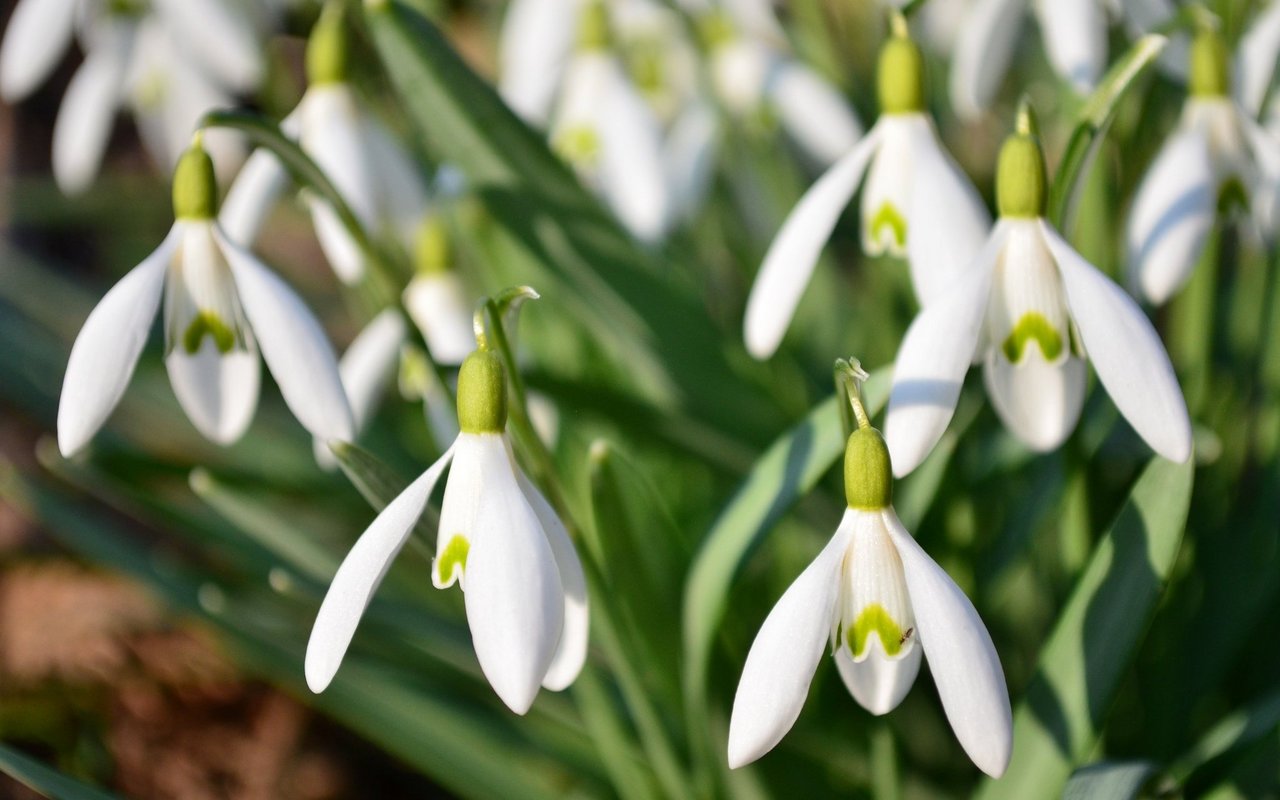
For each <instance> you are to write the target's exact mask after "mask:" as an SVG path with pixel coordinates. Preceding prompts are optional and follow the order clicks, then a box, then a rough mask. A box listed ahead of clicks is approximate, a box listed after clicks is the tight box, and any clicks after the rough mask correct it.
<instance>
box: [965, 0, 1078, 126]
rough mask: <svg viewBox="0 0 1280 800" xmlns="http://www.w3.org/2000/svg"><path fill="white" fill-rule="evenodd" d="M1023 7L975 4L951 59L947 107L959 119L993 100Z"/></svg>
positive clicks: (1012, 1)
mask: <svg viewBox="0 0 1280 800" xmlns="http://www.w3.org/2000/svg"><path fill="white" fill-rule="evenodd" d="M1059 1H1061V0H1059ZM1085 1H1086V0H1067V2H1073V3H1076V2H1085ZM1025 7H1026V0H978V1H977V3H976V4H975V6H974V7H973V8H972V9H970V11H969V15H968V17H967V18H966V20H965V24H964V27H963V28H961V30H960V33H959V38H958V39H957V40H956V51H955V55H954V56H952V59H951V105H952V106H954V107H955V110H956V114H958V115H959V116H960V117H961V118H962V119H973V118H975V117H978V116H980V115H981V114H982V112H984V111H986V110H987V107H988V106H990V105H991V101H992V100H993V99H994V98H995V95H996V91H997V90H999V88H1000V84H1001V83H1002V82H1003V81H1004V75H1005V72H1006V71H1007V70H1008V69H1009V61H1010V60H1011V59H1012V58H1013V48H1014V46H1015V45H1016V44H1017V42H1018V33H1019V31H1020V30H1021V29H1022V19H1023V11H1024V9H1025Z"/></svg>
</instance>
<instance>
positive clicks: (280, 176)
mask: <svg viewBox="0 0 1280 800" xmlns="http://www.w3.org/2000/svg"><path fill="white" fill-rule="evenodd" d="M288 185H289V173H288V172H286V171H285V168H284V165H283V164H281V163H280V160H279V159H277V158H276V157H275V155H274V154H273V153H272V152H271V151H269V150H265V149H263V148H258V149H257V150H255V151H253V154H252V155H250V156H249V158H248V160H247V161H245V163H244V167H242V168H241V170H240V174H239V175H237V176H236V179H235V181H234V182H232V184H231V188H230V189H228V190H227V196H226V199H224V200H223V201H222V208H221V209H220V210H219V211H218V222H219V223H220V224H221V225H222V231H223V233H225V234H226V235H227V238H229V239H230V240H231V241H233V242H236V243H237V244H240V245H243V246H245V247H251V246H252V245H253V243H254V240H256V239H257V238H258V232H259V231H261V230H262V225H263V223H265V222H266V221H267V215H268V214H270V213H271V208H272V206H274V205H275V203H276V200H277V199H279V197H280V193H281V192H283V191H284V190H285V187H287V186H288Z"/></svg>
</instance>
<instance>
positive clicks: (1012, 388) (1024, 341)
mask: <svg viewBox="0 0 1280 800" xmlns="http://www.w3.org/2000/svg"><path fill="white" fill-rule="evenodd" d="M1047 182H1048V181H1047V177H1046V174H1045V165H1044V155H1043V153H1042V152H1041V150H1040V142H1039V139H1038V138H1037V135H1036V131H1035V124H1034V118H1033V117H1032V115H1031V112H1030V109H1029V107H1027V106H1025V105H1024V107H1023V109H1022V110H1021V111H1020V112H1019V115H1018V128H1017V131H1016V132H1015V133H1014V134H1013V135H1012V136H1010V137H1009V138H1008V139H1007V140H1006V142H1005V144H1004V147H1003V148H1002V149H1001V152H1000V160H999V165H998V169H997V183H996V192H997V198H998V201H999V210H1000V219H999V221H998V222H997V223H996V225H995V227H994V228H993V229H992V231H991V235H990V237H989V238H988V240H987V243H986V245H985V246H984V247H983V248H982V250H981V252H980V253H979V254H978V256H977V257H976V258H975V259H974V261H973V263H972V265H971V266H970V267H969V268H968V269H967V270H966V272H965V274H964V275H963V276H962V277H961V279H960V280H958V281H957V282H956V283H955V284H954V285H953V286H952V287H951V290H950V291H949V292H948V293H947V295H946V296H945V297H944V298H942V299H940V300H939V301H938V302H937V303H935V304H933V305H930V306H926V307H925V308H924V309H923V310H921V312H920V314H919V315H918V316H917V317H916V319H915V321H914V322H912V323H911V327H910V328H909V329H908V330H907V335H906V337H905V338H904V339H903V341H902V346H901V348H899V350H898V358H897V360H896V361H895V365H894V374H893V389H892V391H891V393H890V396H889V411H888V417H887V421H886V423H885V431H886V434H887V438H888V441H889V449H890V450H891V451H892V453H893V463H894V468H895V470H897V474H899V475H905V474H907V473H908V472H910V471H911V470H913V469H915V467H916V466H917V465H919V464H920V462H921V461H923V460H924V458H925V456H927V455H928V454H929V452H930V451H931V450H932V449H933V447H934V445H935V444H937V442H938V439H939V438H940V437H941V436H942V433H943V431H945V430H946V427H947V423H949V422H950V420H951V416H952V414H954V413H955V407H956V401H957V400H958V399H959V396H960V387H961V385H962V384H963V382H964V376H965V373H966V372H968V370H969V365H970V364H971V363H973V362H974V361H975V360H980V361H981V362H982V364H983V369H984V376H985V379H986V387H987V395H988V397H990V398H991V402H992V404H993V406H994V407H995V410H996V412H997V414H998V415H999V416H1000V419H1001V420H1002V421H1003V422H1004V424H1005V426H1006V427H1008V428H1009V430H1010V431H1011V432H1012V433H1013V434H1014V435H1015V436H1016V437H1017V438H1018V439H1020V440H1021V441H1022V442H1023V443H1024V444H1026V445H1027V446H1028V447H1030V448H1031V449H1033V450H1037V451H1047V450H1052V449H1054V448H1056V447H1057V446H1058V445H1060V444H1062V442H1063V441H1064V440H1065V439H1066V438H1067V436H1068V435H1069V434H1070V433H1071V431H1072V430H1074V429H1075V426H1076V422H1077V420H1078V419H1079V418H1080V410H1081V407H1082V406H1083V403H1084V392H1085V385H1086V383H1085V378H1086V372H1085V366H1084V365H1085V361H1086V359H1087V360H1088V361H1090V362H1092V363H1093V366H1094V369H1095V370H1096V371H1097V373H1098V379H1099V380H1100V381H1101V382H1102V385H1103V387H1104V388H1106V390H1107V393H1108V394H1110V395H1111V398H1112V400H1114V401H1115V404H1116V406H1117V408H1119V410H1120V413H1121V414H1122V415H1123V416H1124V417H1125V419H1127V420H1128V421H1129V424H1130V425H1132V426H1133V428H1134V429H1135V430H1136V431H1137V432H1138V434H1139V435H1140V436H1142V438H1143V439H1145V440H1146V442H1147V443H1148V444H1149V445H1150V446H1151V447H1152V448H1153V449H1154V450H1155V451H1156V452H1157V453H1159V454H1160V455H1162V456H1164V457H1165V458H1168V459H1170V460H1173V461H1179V462H1181V461H1185V460H1186V459H1187V458H1188V457H1189V456H1190V453H1191V423H1190V419H1189V418H1188V416H1187V407H1186V403H1185V401H1184V400H1183V397H1182V390H1181V389H1180V388H1179V386H1178V381H1177V378H1176V377H1175V376H1174V373H1173V367H1172V365H1171V364H1170V363H1169V356H1168V354H1166V353H1165V350H1164V346H1163V345H1162V344H1161V342H1160V338H1159V336H1158V335H1157V334H1156V332H1155V329H1154V328H1152V326H1151V323H1150V322H1149V321H1148V320H1147V318H1146V316H1145V315H1143V313H1142V310H1141V309H1140V308H1138V306H1137V304H1136V303H1134V301H1133V300H1132V299H1131V298H1130V297H1129V296H1128V295H1127V294H1125V293H1124V291H1122V290H1121V289H1120V288H1119V287H1118V286H1116V285H1115V284H1114V283H1112V281H1111V279H1110V278H1108V277H1107V276H1106V275H1104V274H1102V273H1101V272H1100V271H1098V269H1097V268H1096V267H1094V266H1093V265H1092V264H1090V263H1089V262H1088V261H1086V260H1085V259H1084V257H1082V256H1081V255H1080V254H1079V253H1077V252H1076V251H1075V250H1074V249H1073V248H1072V247H1071V245H1069V244H1068V243H1067V242H1066V241H1065V240H1064V239H1063V238H1062V236H1061V235H1059V233H1058V232H1057V231H1056V230H1055V229H1054V227H1053V225H1052V224H1051V223H1050V222H1049V221H1048V220H1046V219H1045V218H1044V208H1045V197H1046V191H1047Z"/></svg>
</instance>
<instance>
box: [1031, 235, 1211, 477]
mask: <svg viewBox="0 0 1280 800" xmlns="http://www.w3.org/2000/svg"><path fill="white" fill-rule="evenodd" d="M1042 227H1043V229H1044V232H1045V242H1046V244H1048V245H1049V251H1050V252H1051V253H1053V257H1054V260H1055V261H1057V262H1058V268H1059V269H1060V270H1062V282H1063V285H1064V286H1065V287H1066V290H1067V305H1068V306H1069V307H1070V308H1071V316H1072V318H1073V319H1074V320H1075V321H1076V326H1077V327H1078V328H1079V330H1080V338H1081V340H1082V341H1083V343H1084V349H1085V352H1086V353H1088V356H1089V360H1090V361H1092V362H1093V368H1094V369H1095V370H1096V371H1097V373H1098V380H1100V381H1102V385H1103V386H1105V387H1106V389H1107V393H1108V394H1110V395H1111V399H1112V400H1114V401H1115V404H1116V407H1117V408H1119V409H1120V413H1121V414H1123V415H1124V418H1125V419H1127V420H1129V424H1130V425H1132V426H1133V428H1134V430H1136V431H1137V432H1138V435H1140V436H1141V437H1142V438H1143V439H1145V440H1146V442H1147V444H1149V445H1151V448H1152V449H1153V450H1155V451H1156V452H1157V453H1159V454H1160V455H1162V456H1164V457H1165V458H1167V459H1169V460H1171V461H1177V462H1179V463H1181V462H1183V461H1186V460H1187V458H1188V457H1190V455H1191V420H1190V419H1189V418H1188V416H1187V404H1186V401H1185V400H1184V399H1183V397H1182V389H1181V388H1180V387H1179V386H1178V379H1177V377H1175V376H1174V374H1173V365H1171V364H1170V363H1169V355H1168V354H1167V353H1166V352H1165V350H1164V345H1163V344H1161V342H1160V337H1159V336H1158V335H1157V334H1156V331H1155V329H1154V328H1152V327H1151V323H1150V321H1148V320H1147V318H1146V316H1144V315H1143V313H1142V309H1140V308H1138V305H1137V304H1136V303H1134V302H1133V300H1132V298H1130V297H1129V295H1127V294H1125V293H1124V292H1123V291H1121V289H1120V287H1118V286H1116V285H1115V284H1114V283H1112V282H1111V280H1110V279H1109V278H1107V276H1105V275H1103V274H1102V273H1101V272H1099V271H1098V270H1097V269H1095V268H1094V267H1093V265H1091V264H1090V263H1089V262H1087V261H1085V260H1084V258H1082V257H1081V256H1080V254H1079V253H1077V252H1076V251H1075V250H1073V249H1072V248H1071V246H1070V245H1068V244H1067V243H1066V242H1065V241H1063V240H1062V237H1061V236H1059V235H1058V233H1057V231H1055V230H1053V229H1052V228H1051V227H1050V226H1049V225H1048V224H1047V223H1042Z"/></svg>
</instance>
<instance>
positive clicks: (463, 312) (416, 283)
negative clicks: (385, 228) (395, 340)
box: [404, 215, 475, 366]
mask: <svg viewBox="0 0 1280 800" xmlns="http://www.w3.org/2000/svg"><path fill="white" fill-rule="evenodd" d="M414 260H415V261H416V264H417V274H416V275H415V276H414V278H413V280H411V281H409V285H408V287H406V288H405V290H404V307H405V309H406V310H407V311H408V312H409V316H410V317H411V318H412V319H413V322H414V324H415V325H417V326H418V330H419V331H421V332H422V338H423V339H425V340H426V342H427V349H428V350H430V351H431V358H432V359H434V360H435V362H436V363H437V364H447V365H449V366H454V365H457V364H461V363H462V360H463V359H464V358H466V357H467V355H468V354H469V353H470V352H471V350H472V349H473V346H474V339H472V327H471V313H472V310H473V309H474V307H475V303H474V302H473V300H472V299H471V298H470V296H469V295H468V294H467V290H466V288H465V287H464V286H463V285H462V279H461V278H460V277H459V276H458V272H457V270H455V269H454V268H453V267H454V264H453V255H452V248H451V246H450V243H449V231H448V228H447V227H446V226H445V223H444V220H442V219H440V218H439V217H438V216H437V215H430V216H428V217H427V218H426V220H424V222H423V224H422V227H421V228H420V230H419V231H418V240H417V242H416V247H415V254H414Z"/></svg>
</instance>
